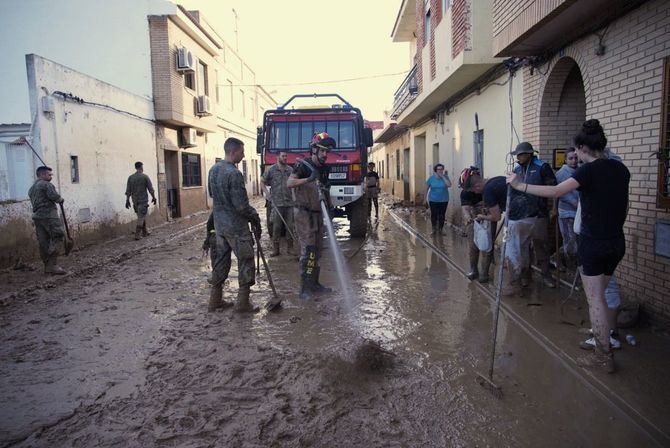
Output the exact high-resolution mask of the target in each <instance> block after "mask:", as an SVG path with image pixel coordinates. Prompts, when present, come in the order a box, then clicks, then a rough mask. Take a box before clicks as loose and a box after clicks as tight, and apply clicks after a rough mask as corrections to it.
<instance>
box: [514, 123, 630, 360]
mask: <svg viewBox="0 0 670 448" xmlns="http://www.w3.org/2000/svg"><path fill="white" fill-rule="evenodd" d="M574 144H575V148H576V149H577V155H578V157H579V159H580V160H581V161H582V162H584V164H583V165H582V166H580V167H579V168H577V170H576V171H575V173H574V174H573V175H572V177H570V178H569V179H567V180H565V181H563V182H561V183H560V184H558V185H556V186H551V185H529V184H527V183H524V182H523V181H522V179H521V178H520V177H519V176H518V175H517V174H509V175H508V176H507V181H508V183H509V184H510V186H511V187H512V188H514V189H515V190H517V191H522V192H524V193H528V194H532V195H535V196H540V197H547V198H559V197H561V196H563V195H565V194H566V193H569V192H571V191H573V190H577V191H579V197H580V203H581V208H582V210H581V222H582V223H581V234H580V239H579V245H578V248H577V256H578V258H579V261H580V264H581V266H582V268H581V277H582V283H583V284H584V290H585V292H586V297H587V301H588V305H589V317H590V320H591V325H592V327H593V333H594V337H595V343H596V348H595V351H594V352H593V353H594V354H593V355H592V356H591V357H586V358H583V359H580V360H579V363H580V365H582V366H584V367H589V368H596V369H602V370H604V371H605V372H607V373H614V372H615V371H616V366H615V364H614V355H613V352H612V350H611V348H610V346H609V323H608V313H607V303H606V299H605V289H606V287H607V284H608V282H609V280H610V277H611V276H612V274H613V273H614V270H615V269H616V267H617V265H618V264H619V262H620V261H621V260H622V258H623V256H624V254H625V251H626V241H625V237H624V233H623V225H624V222H625V221H626V215H627V211H628V186H629V183H630V172H629V171H628V169H627V168H626V166H625V165H624V164H623V163H621V162H619V161H617V160H614V159H610V158H607V157H606V156H605V146H606V145H607V137H606V136H605V132H604V131H603V128H602V126H601V125H600V122H599V121H598V120H595V119H591V120H588V121H586V122H584V124H583V125H582V128H581V129H580V131H579V132H578V133H577V135H575V137H574Z"/></svg>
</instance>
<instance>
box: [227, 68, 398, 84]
mask: <svg viewBox="0 0 670 448" xmlns="http://www.w3.org/2000/svg"><path fill="white" fill-rule="evenodd" d="M407 73H409V70H405V71H402V72H397V73H384V74H381V75H371V76H359V77H357V78H344V79H331V80H328V81H305V82H293V83H284V84H282V83H276V84H275V83H273V84H265V83H263V84H217V85H219V86H225V87H291V86H310V85H316V84H337V83H341V82H352V81H364V80H368V79H377V78H387V77H390V76H398V75H406V74H407Z"/></svg>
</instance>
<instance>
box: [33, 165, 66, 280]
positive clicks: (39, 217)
mask: <svg viewBox="0 0 670 448" xmlns="http://www.w3.org/2000/svg"><path fill="white" fill-rule="evenodd" d="M52 177H53V171H52V170H51V168H49V167H48V166H41V167H39V168H37V180H36V181H35V183H34V184H33V186H32V187H30V190H28V196H29V197H30V203H31V204H32V206H33V223H34V224H35V233H36V234H37V243H38V244H39V248H40V258H42V262H43V263H44V273H46V274H54V275H62V274H65V271H64V270H63V268H61V267H59V266H58V264H57V261H58V245H59V244H61V243H62V242H63V238H64V236H65V233H64V231H63V226H62V224H61V221H60V218H59V217H58V210H56V204H61V203H63V198H61V197H60V195H59V194H58V192H57V191H56V187H54V186H53V184H52V183H51V179H52Z"/></svg>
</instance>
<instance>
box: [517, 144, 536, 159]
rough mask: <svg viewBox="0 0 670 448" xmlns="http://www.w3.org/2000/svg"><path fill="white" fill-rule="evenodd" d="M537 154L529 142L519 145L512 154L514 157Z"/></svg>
mask: <svg viewBox="0 0 670 448" xmlns="http://www.w3.org/2000/svg"><path fill="white" fill-rule="evenodd" d="M534 152H535V149H533V145H531V144H530V143H528V142H521V143H519V144H518V145H516V149H515V150H514V152H513V153H512V155H515V156H518V155H519V154H533V153H534Z"/></svg>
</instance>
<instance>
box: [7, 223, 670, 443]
mask: <svg viewBox="0 0 670 448" xmlns="http://www.w3.org/2000/svg"><path fill="white" fill-rule="evenodd" d="M205 218H206V216H205V215H202V216H201V217H200V218H199V219H200V220H201V221H204V219H205ZM197 220H198V219H195V218H194V220H193V222H190V223H188V224H189V225H193V224H196V222H195V221H197ZM402 222H406V223H408V224H406V226H407V225H409V226H410V227H411V228H413V229H416V230H418V231H419V233H420V234H421V232H425V226H426V222H425V219H424V217H423V216H422V215H421V214H418V213H416V212H409V211H401V210H393V211H392V212H387V211H384V212H383V213H382V216H381V220H380V221H379V222H376V223H374V224H373V225H372V226H371V232H370V236H369V237H368V238H367V239H366V240H361V239H350V238H349V237H348V234H347V227H346V222H345V221H341V220H336V221H335V223H336V226H335V227H336V232H337V239H338V243H339V245H340V247H341V248H342V250H343V254H344V257H345V259H346V260H347V268H348V270H349V274H350V278H351V280H350V281H351V284H352V291H353V293H354V296H353V299H352V300H351V303H349V302H348V301H347V300H345V299H344V297H343V295H341V294H338V293H337V292H335V293H333V294H329V295H325V296H322V297H320V298H319V299H318V300H315V301H311V302H302V301H300V300H299V299H298V298H297V295H296V294H295V293H296V291H297V289H298V278H299V276H298V266H297V262H296V261H295V260H294V259H293V258H291V257H287V256H281V257H278V258H273V259H270V260H269V263H270V267H271V269H272V271H273V279H274V281H275V284H276V286H277V288H278V291H279V293H280V295H281V296H282V297H283V298H284V299H285V301H284V307H283V309H282V310H281V311H280V312H277V313H267V312H265V311H263V312H261V313H259V314H257V315H255V316H253V317H251V316H240V315H236V314H234V313H232V312H231V311H230V310H227V311H224V312H220V313H208V312H207V311H206V303H207V298H208V288H207V286H208V285H207V282H206V279H207V277H208V275H209V266H208V264H209V263H208V260H206V259H204V260H203V259H201V258H200V252H201V251H200V246H201V244H202V240H203V238H204V227H203V226H201V225H200V226H196V227H195V228H192V229H191V230H190V231H189V230H187V229H188V227H189V225H186V224H182V225H181V226H182V227H179V230H178V231H177V227H171V226H166V227H164V228H162V229H158V230H157V231H155V232H154V235H152V236H150V237H149V238H147V239H145V240H142V241H141V243H140V249H138V248H137V246H136V245H135V242H134V241H131V240H130V239H129V238H125V239H121V240H118V241H116V242H115V243H114V244H112V245H111V247H110V245H106V248H101V247H93V248H89V249H87V250H83V251H81V252H80V253H79V254H78V255H77V257H78V261H77V262H76V263H75V264H76V266H75V267H76V269H73V270H74V271H75V272H76V274H75V275H72V276H69V277H68V278H67V279H63V280H59V281H55V280H49V281H48V282H46V283H40V287H29V286H27V285H26V282H27V280H26V281H23V282H22V281H21V278H22V277H21V276H24V278H25V279H37V278H38V277H39V275H38V273H36V272H35V271H32V272H31V271H28V272H21V271H11V272H6V273H2V274H0V279H1V280H2V281H3V284H5V285H7V291H8V292H6V295H5V296H4V298H3V304H4V306H3V307H2V308H0V331H1V333H0V337H1V340H2V344H1V345H0V359H2V363H1V365H0V378H1V380H0V382H1V383H0V391H1V396H2V397H3V399H2V401H3V406H2V407H1V409H2V410H0V444H1V445H3V446H49V447H51V446H115V445H120V446H186V447H189V446H193V447H196V446H259V447H260V446H263V447H266V446H434V447H443V446H529V447H530V446H566V445H570V446H631V445H641V446H654V445H660V446H662V445H667V444H668V443H670V442H669V440H670V439H668V438H667V436H666V434H668V432H670V431H669V430H668V426H669V424H670V419H668V418H667V416H668V415H670V414H669V411H668V409H669V407H670V405H669V404H668V403H670V400H668V396H667V394H668V391H667V388H664V387H663V384H664V383H663V378H664V375H660V376H658V375H657V373H661V372H667V371H668V370H667V368H666V366H667V363H668V362H669V361H668V356H667V354H668V352H669V350H668V340H667V338H665V339H664V337H663V336H662V335H652V334H648V335H647V334H644V333H643V332H642V330H640V331H638V330H636V332H635V333H634V334H635V335H636V336H638V340H640V341H641V343H640V345H639V346H638V347H635V348H630V347H625V348H624V349H623V350H622V351H621V353H617V362H619V365H620V366H621V372H620V373H619V374H617V375H613V376H607V377H605V376H601V375H597V374H596V375H592V374H589V373H588V372H586V371H584V370H582V369H579V368H578V367H576V366H575V364H574V357H576V356H577V355H580V354H581V353H579V352H580V350H579V349H578V348H575V347H576V343H577V342H578V341H579V340H580V338H583V335H582V334H579V333H578V331H577V328H576V327H570V326H566V325H561V324H559V323H557V322H556V319H555V314H552V313H553V311H552V308H555V306H554V304H555V301H554V298H553V297H552V296H551V295H550V294H546V293H545V291H541V290H537V291H535V295H536V296H537V297H539V298H541V300H542V302H543V306H540V307H537V306H534V307H527V306H525V304H524V303H523V300H526V299H515V300H510V301H509V302H508V303H506V307H507V308H506V311H505V313H503V315H502V316H501V322H500V333H499V339H498V343H499V346H498V353H499V356H497V358H496V372H495V376H494V380H495V381H496V382H498V383H499V384H500V385H501V386H502V388H503V393H504V396H503V398H502V399H501V400H497V399H495V398H493V396H492V395H491V394H490V393H489V392H488V391H487V390H485V389H483V388H482V387H480V386H479V385H478V384H477V382H476V381H475V378H476V372H485V371H486V369H487V360H488V356H489V350H490V337H491V324H492V315H493V311H494V308H493V305H492V302H491V298H490V292H488V291H487V290H484V289H482V288H480V287H479V286H478V284H476V283H471V282H469V281H468V280H467V279H465V277H464V276H463V275H462V273H461V272H460V271H459V269H458V266H463V267H464V266H465V264H466V260H465V259H464V255H463V254H465V251H464V247H463V243H464V241H463V240H462V238H459V237H444V238H442V239H440V240H439V241H432V240H430V239H423V238H425V237H421V236H420V235H419V236H416V235H415V234H413V233H410V232H408V230H407V229H406V228H405V227H403V225H402ZM266 238H267V236H266V235H264V239H266ZM264 247H265V248H266V249H269V244H268V242H267V240H266V241H265V246H264ZM266 252H269V250H266ZM449 260H451V261H449ZM452 262H455V263H456V267H454V266H453V265H452V264H451V263H452ZM333 263H334V258H333V254H332V248H327V249H326V250H325V254H324V258H323V260H322V265H323V268H322V277H323V278H322V282H323V283H324V284H327V285H328V286H331V287H334V288H336V289H337V285H338V282H337V279H336V277H335V275H336V274H335V269H334V264H333ZM235 289H236V271H235V263H233V272H231V278H230V284H228V285H227V286H226V287H225V291H226V292H225V294H226V295H227V296H228V298H229V299H230V298H232V296H233V295H234V291H235ZM561 293H562V294H565V293H566V292H565V290H564V291H561ZM554 294H556V293H555V292H554ZM251 297H252V300H253V301H255V302H256V303H259V304H262V303H264V302H265V301H267V300H269V299H270V298H271V293H270V290H269V286H268V284H267V279H266V277H265V275H264V274H261V275H260V278H259V282H258V284H257V285H256V286H254V287H253V288H252V296H251ZM370 340H371V341H375V342H377V343H379V345H380V346H381V347H382V348H383V350H384V351H385V352H388V353H390V354H389V355H388V356H387V357H386V359H387V361H388V362H387V363H386V364H384V365H375V366H374V367H375V368H370V367H371V366H370V365H366V364H365V363H361V362H360V353H361V351H360V347H362V346H365V344H366V343H367V342H368V341H370ZM357 355H359V356H357ZM657 356H663V357H661V358H659V357H657ZM663 369H665V370H663ZM650 372H651V373H650ZM612 391H616V392H618V393H617V394H613V393H612ZM616 395H621V397H622V398H617V397H616ZM622 401H623V403H622ZM635 412H637V413H638V414H639V415H631V414H632V413H635ZM664 437H665V438H664Z"/></svg>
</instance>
